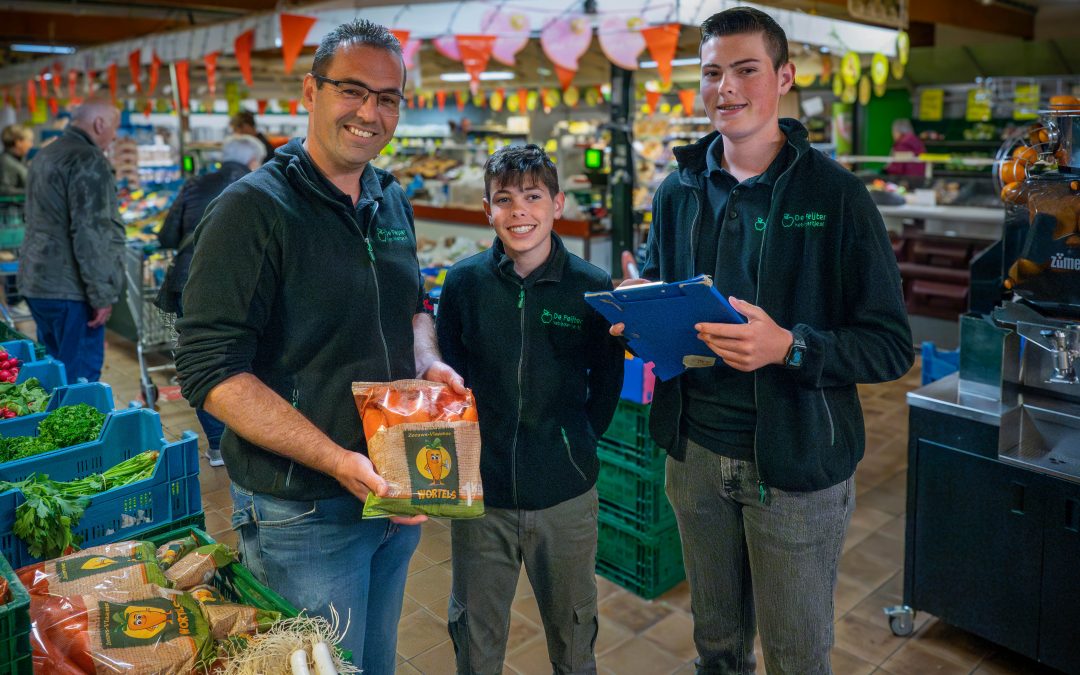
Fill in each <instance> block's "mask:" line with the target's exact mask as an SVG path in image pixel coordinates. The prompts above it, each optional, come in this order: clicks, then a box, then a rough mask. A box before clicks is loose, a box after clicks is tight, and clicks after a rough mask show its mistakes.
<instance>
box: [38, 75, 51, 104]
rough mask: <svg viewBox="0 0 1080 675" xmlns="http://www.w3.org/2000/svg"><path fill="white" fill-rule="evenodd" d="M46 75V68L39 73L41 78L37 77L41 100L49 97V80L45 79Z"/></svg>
mask: <svg viewBox="0 0 1080 675" xmlns="http://www.w3.org/2000/svg"><path fill="white" fill-rule="evenodd" d="M48 74H49V69H48V68H46V69H45V70H42V71H41V76H40V77H38V94H40V95H41V98H45V97H46V96H48V95H49V78H48V77H46V76H47V75H48Z"/></svg>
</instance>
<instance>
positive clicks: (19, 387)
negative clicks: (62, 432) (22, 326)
mask: <svg viewBox="0 0 1080 675" xmlns="http://www.w3.org/2000/svg"><path fill="white" fill-rule="evenodd" d="M2 353H3V350H0V354H2ZM2 363H3V361H0V364H2ZM2 374H3V371H2V370H0V375H2ZM51 397H52V395H51V394H50V393H49V392H47V391H45V387H43V386H41V382H39V381H38V379H37V378H36V377H31V378H30V379H29V380H27V381H26V382H20V383H19V384H15V381H14V380H11V381H8V380H4V379H3V378H2V377H0V419H11V418H12V417H22V416H23V415H32V414H33V413H39V412H42V411H44V410H45V407H46V406H48V405H49V399H50V398H51Z"/></svg>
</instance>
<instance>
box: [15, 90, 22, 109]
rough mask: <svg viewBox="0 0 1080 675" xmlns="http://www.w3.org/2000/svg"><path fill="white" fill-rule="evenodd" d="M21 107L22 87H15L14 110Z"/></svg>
mask: <svg viewBox="0 0 1080 675" xmlns="http://www.w3.org/2000/svg"><path fill="white" fill-rule="evenodd" d="M21 107H22V87H15V109H16V110H18V109H19V108H21Z"/></svg>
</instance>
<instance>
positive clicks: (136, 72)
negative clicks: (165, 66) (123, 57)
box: [128, 49, 143, 94]
mask: <svg viewBox="0 0 1080 675" xmlns="http://www.w3.org/2000/svg"><path fill="white" fill-rule="evenodd" d="M141 60H142V50H141V49H136V50H135V51H133V52H131V53H130V54H128V69H129V70H131V81H132V82H134V83H135V91H137V92H139V93H140V94H141V93H142V90H143V88H142V66H141V65H140V63H139V61H141Z"/></svg>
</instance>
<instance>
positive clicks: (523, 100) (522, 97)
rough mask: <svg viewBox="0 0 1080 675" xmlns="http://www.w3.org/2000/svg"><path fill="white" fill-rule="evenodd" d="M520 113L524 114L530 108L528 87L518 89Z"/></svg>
mask: <svg viewBox="0 0 1080 675" xmlns="http://www.w3.org/2000/svg"><path fill="white" fill-rule="evenodd" d="M517 97H518V114H519V115H524V114H525V112H526V111H527V110H528V108H529V91H528V90H527V89H518V90H517Z"/></svg>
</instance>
